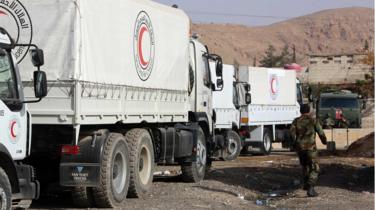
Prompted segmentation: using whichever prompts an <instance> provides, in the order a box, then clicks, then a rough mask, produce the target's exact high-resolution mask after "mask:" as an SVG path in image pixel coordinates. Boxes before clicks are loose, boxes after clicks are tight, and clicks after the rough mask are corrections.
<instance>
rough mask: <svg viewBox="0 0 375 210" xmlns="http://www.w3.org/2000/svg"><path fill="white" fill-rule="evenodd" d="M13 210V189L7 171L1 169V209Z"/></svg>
mask: <svg viewBox="0 0 375 210" xmlns="http://www.w3.org/2000/svg"><path fill="white" fill-rule="evenodd" d="M11 208H12V189H11V186H10V182H9V179H8V176H7V174H6V173H5V171H4V170H3V169H2V168H0V209H1V210H3V209H5V210H10V209H11Z"/></svg>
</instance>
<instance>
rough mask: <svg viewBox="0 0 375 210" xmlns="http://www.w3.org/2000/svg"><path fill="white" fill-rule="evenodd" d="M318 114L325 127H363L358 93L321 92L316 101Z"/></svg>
mask: <svg viewBox="0 0 375 210" xmlns="http://www.w3.org/2000/svg"><path fill="white" fill-rule="evenodd" d="M316 115H317V118H318V119H320V120H321V121H322V124H323V127H324V128H328V127H335V128H340V127H344V128H345V127H350V128H361V127H362V115H361V104H360V99H359V96H358V94H355V93H351V92H349V91H341V92H331V93H321V94H320V97H319V99H318V101H317V102H316Z"/></svg>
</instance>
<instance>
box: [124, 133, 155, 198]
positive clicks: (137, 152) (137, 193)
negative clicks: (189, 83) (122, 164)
mask: <svg viewBox="0 0 375 210" xmlns="http://www.w3.org/2000/svg"><path fill="white" fill-rule="evenodd" d="M125 138H126V141H127V142H128V145H129V149H130V185H129V195H128V197H130V198H139V197H143V196H144V195H145V194H146V193H147V192H149V191H150V189H151V187H152V181H153V178H154V147H153V144H152V139H151V136H150V133H149V132H148V131H147V130H145V129H133V130H130V131H129V132H127V133H126V136H125Z"/></svg>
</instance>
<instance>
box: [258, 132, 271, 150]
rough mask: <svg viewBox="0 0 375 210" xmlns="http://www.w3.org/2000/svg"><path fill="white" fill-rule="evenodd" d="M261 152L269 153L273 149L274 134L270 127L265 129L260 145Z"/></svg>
mask: <svg viewBox="0 0 375 210" xmlns="http://www.w3.org/2000/svg"><path fill="white" fill-rule="evenodd" d="M260 150H261V153H262V154H263V155H269V154H270V153H271V150H272V134H271V131H270V130H269V129H268V128H265V129H264V134H263V142H262V145H261V147H260Z"/></svg>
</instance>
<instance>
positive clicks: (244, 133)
mask: <svg viewBox="0 0 375 210" xmlns="http://www.w3.org/2000/svg"><path fill="white" fill-rule="evenodd" d="M239 79H240V81H242V82H247V83H249V84H250V86H251V97H252V100H251V104H250V105H248V106H247V107H246V108H244V109H241V127H240V131H239V133H240V135H241V138H242V139H243V140H244V142H243V150H244V151H245V152H247V151H250V152H256V153H261V154H265V155H267V154H269V153H270V152H271V150H272V143H273V142H281V143H282V145H283V147H285V148H289V147H290V143H291V142H290V136H289V132H288V131H289V127H290V125H291V123H292V122H293V120H294V119H295V118H296V117H298V116H299V115H300V112H299V107H300V104H301V103H302V92H301V87H300V84H299V82H298V80H297V79H296V72H295V71H291V70H283V69H269V68H260V67H247V66H241V67H240V68H239Z"/></svg>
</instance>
